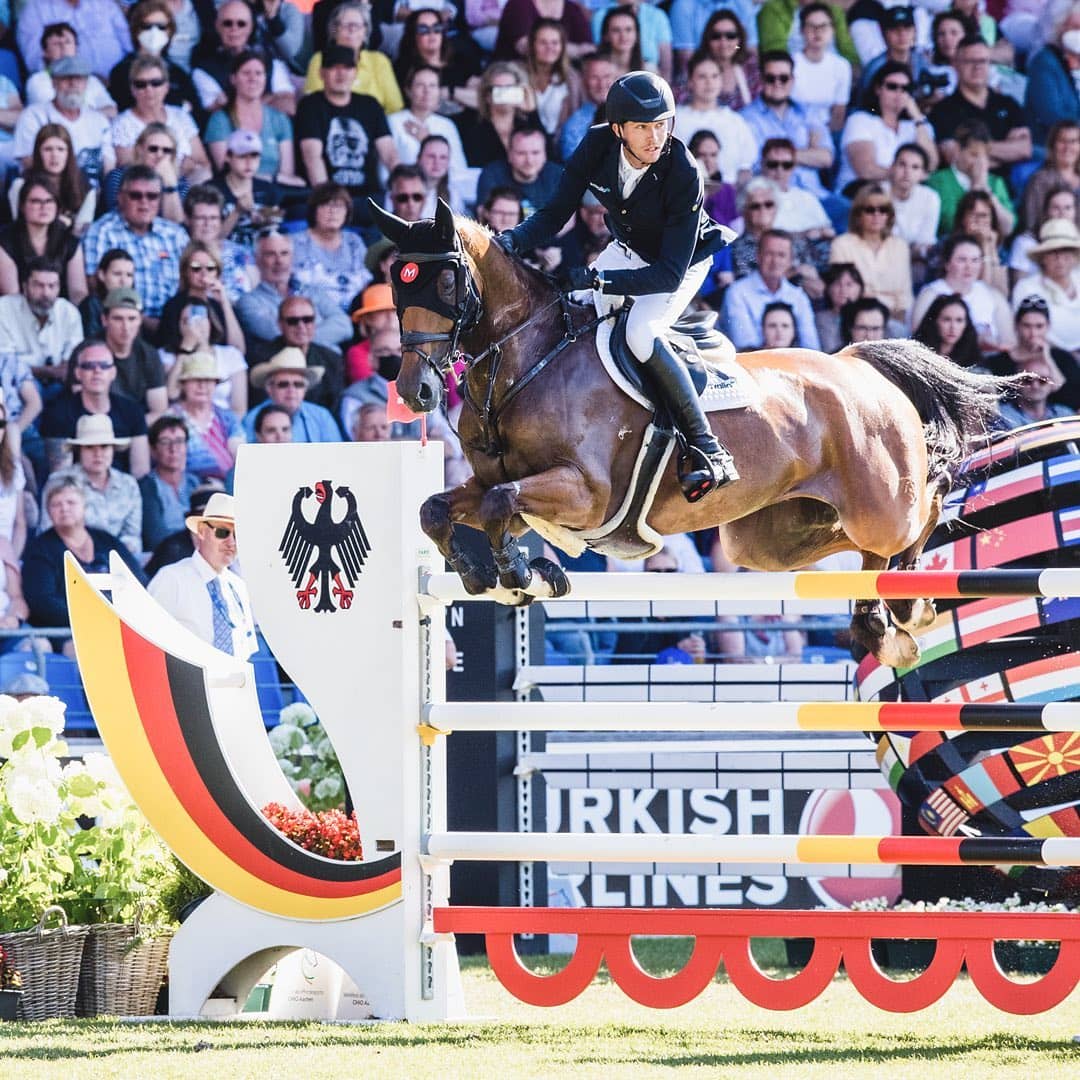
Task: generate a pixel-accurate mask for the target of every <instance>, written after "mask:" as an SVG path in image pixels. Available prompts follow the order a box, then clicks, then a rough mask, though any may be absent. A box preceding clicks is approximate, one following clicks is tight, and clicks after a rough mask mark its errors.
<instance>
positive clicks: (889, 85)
mask: <svg viewBox="0 0 1080 1080" xmlns="http://www.w3.org/2000/svg"><path fill="white" fill-rule="evenodd" d="M881 85H882V86H883V87H884V88H885V89H886V90H895V91H896V93H898V94H906V93H907V92H908V91H909V90H910V89H911V83H909V82H888V81H885V82H883V83H882V84H881Z"/></svg>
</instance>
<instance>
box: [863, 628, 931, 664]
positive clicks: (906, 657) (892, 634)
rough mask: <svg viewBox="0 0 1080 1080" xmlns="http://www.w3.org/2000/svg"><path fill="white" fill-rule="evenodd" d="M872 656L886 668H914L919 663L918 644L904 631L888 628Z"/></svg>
mask: <svg viewBox="0 0 1080 1080" xmlns="http://www.w3.org/2000/svg"><path fill="white" fill-rule="evenodd" d="M874 656H876V657H877V659H878V661H879V662H880V663H882V664H884V665H885V666H886V667H891V668H910V667H914V666H915V665H916V664H917V663H918V662H919V656H920V649H919V643H918V642H917V641H916V640H915V639H914V638H913V637H912V636H911V635H910V634H909V633H908V632H907V631H906V630H897V629H896V628H895V627H892V626H890V627H889V628H888V630H886V631H885V634H884V635H883V636H882V638H881V643H880V644H879V645H878V647H877V648H876V649H875V650H874Z"/></svg>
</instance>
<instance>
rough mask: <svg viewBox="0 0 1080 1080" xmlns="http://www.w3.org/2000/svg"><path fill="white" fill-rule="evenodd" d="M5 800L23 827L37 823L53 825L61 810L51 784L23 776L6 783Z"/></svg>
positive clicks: (56, 794) (55, 791)
mask: <svg viewBox="0 0 1080 1080" xmlns="http://www.w3.org/2000/svg"><path fill="white" fill-rule="evenodd" d="M7 799H8V805H9V806H10V807H11V812H12V813H13V814H14V815H15V817H16V818H18V819H19V821H21V822H22V823H23V824H24V825H33V824H34V823H35V822H38V821H40V822H43V823H44V824H46V825H54V824H56V822H57V821H58V820H59V817H60V811H61V810H62V809H63V806H62V804H61V802H60V796H59V794H58V793H57V790H56V788H55V786H54V785H53V784H51V783H49V782H48V781H47V780H38V781H34V780H31V779H29V778H28V777H25V776H16V777H14V778H12V779H11V780H10V781H9V782H8V785H7Z"/></svg>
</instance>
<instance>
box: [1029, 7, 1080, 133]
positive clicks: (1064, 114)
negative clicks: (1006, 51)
mask: <svg viewBox="0 0 1080 1080" xmlns="http://www.w3.org/2000/svg"><path fill="white" fill-rule="evenodd" d="M1053 14H1054V15H1055V16H1056V17H1055V19H1054V30H1053V33H1052V34H1051V35H1050V37H1049V40H1048V42H1047V44H1046V45H1045V46H1044V47H1043V48H1042V49H1040V50H1039V51H1038V52H1037V53H1036V54H1035V55H1034V56H1033V57H1032V58H1031V60H1030V61H1029V62H1028V71H1027V74H1028V84H1027V93H1026V95H1025V97H1024V106H1025V112H1026V113H1027V116H1028V122H1029V123H1030V125H1031V135H1032V138H1033V139H1034V140H1035V143H1036V145H1039V146H1043V145H1045V142H1046V136H1047V134H1048V133H1049V131H1050V126H1051V125H1052V124H1054V123H1057V122H1058V121H1060V120H1080V0H1072V2H1070V3H1066V4H1065V5H1064V6H1059V7H1057V8H1056V9H1055V10H1054V11H1053Z"/></svg>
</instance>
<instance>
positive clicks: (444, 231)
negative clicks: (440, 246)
mask: <svg viewBox="0 0 1080 1080" xmlns="http://www.w3.org/2000/svg"><path fill="white" fill-rule="evenodd" d="M435 227H436V228H437V229H438V230H439V238H440V239H441V240H445V241H446V242H447V243H448V244H449V243H450V241H451V240H453V239H454V231H455V230H454V211H453V210H451V209H450V207H449V206H448V205H447V203H446V201H445V200H444V199H439V200H438V202H437V203H436V204H435Z"/></svg>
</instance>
